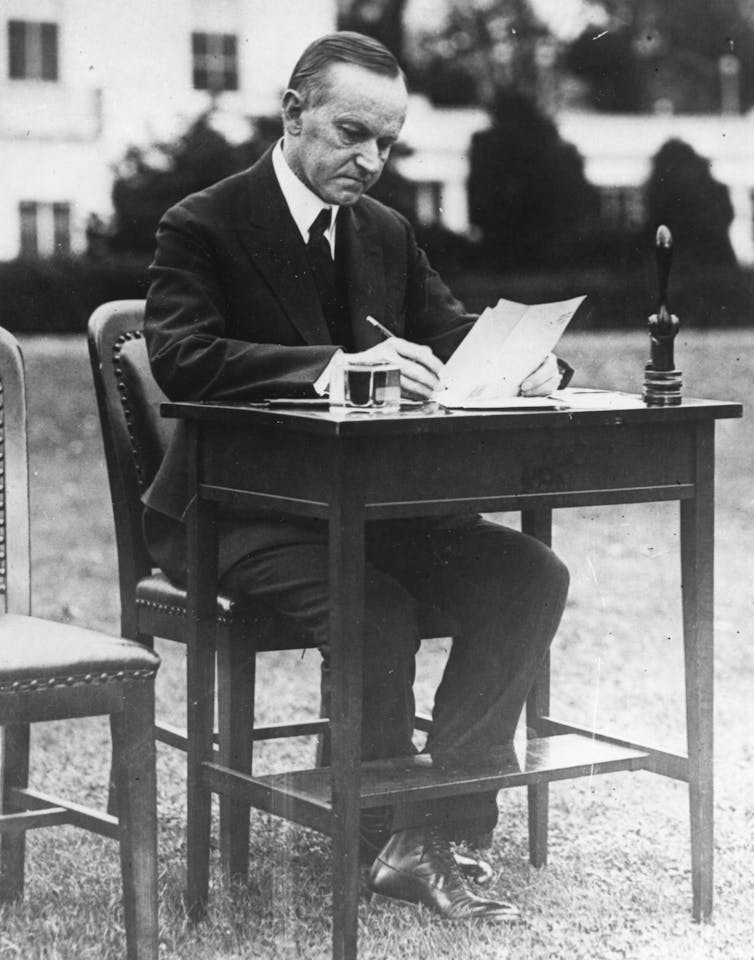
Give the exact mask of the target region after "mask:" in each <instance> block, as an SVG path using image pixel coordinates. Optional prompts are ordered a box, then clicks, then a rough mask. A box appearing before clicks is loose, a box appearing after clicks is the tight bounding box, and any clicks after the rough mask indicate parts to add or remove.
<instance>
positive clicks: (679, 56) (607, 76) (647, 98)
mask: <svg viewBox="0 0 754 960" xmlns="http://www.w3.org/2000/svg"><path fill="white" fill-rule="evenodd" d="M747 3H748V0H746V3H744V0H714V2H710V0H683V13H682V15H680V11H679V10H678V6H679V4H678V3H677V2H674V0H600V3H599V6H600V7H601V8H602V11H603V14H604V18H605V19H604V20H601V21H600V23H599V25H596V24H595V25H593V26H590V27H589V28H587V29H586V30H585V31H584V32H583V33H582V35H581V36H580V37H579V38H578V39H577V40H576V41H575V42H574V43H573V44H572V46H571V48H570V50H569V54H568V58H567V64H568V66H569V68H570V69H571V70H572V71H573V72H574V73H575V74H576V75H577V76H578V77H580V78H581V79H583V80H585V81H586V82H587V84H588V87H589V90H590V101H591V103H592V105H593V106H594V107H596V108H597V109H600V110H618V111H621V110H622V111H647V112H648V111H652V110H653V109H655V108H656V105H657V104H658V103H660V102H663V103H665V104H667V105H669V106H670V107H671V108H672V109H673V110H674V111H676V112H678V113H704V112H716V111H718V110H719V109H720V106H721V92H720V91H721V78H720V70H721V63H720V60H721V58H722V57H724V56H726V55H728V56H729V55H730V54H731V53H733V54H734V55H735V56H736V58H737V60H738V62H739V63H740V68H741V69H740V73H739V78H740V101H741V106H742V107H743V108H744V109H746V108H748V107H749V106H751V105H752V103H753V102H754V79H753V77H752V74H753V73H754V17H752V14H751V10H750V9H749V8H750V6H751V5H750V4H748V6H747V5H746V4H747Z"/></svg>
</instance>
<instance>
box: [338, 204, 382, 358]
mask: <svg viewBox="0 0 754 960" xmlns="http://www.w3.org/2000/svg"><path fill="white" fill-rule="evenodd" d="M341 241H344V243H345V257H346V260H345V263H346V282H347V288H348V311H349V315H350V317H351V328H352V332H353V341H354V345H355V346H356V347H357V349H360V350H364V349H366V348H367V347H371V346H373V345H374V344H375V343H377V342H378V341H379V339H380V335H379V334H378V333H376V331H375V330H374V328H373V327H372V326H370V325H369V324H368V323H367V322H366V318H367V316H372V317H374V318H375V319H376V320H379V321H380V322H381V323H384V321H385V316H384V313H385V299H386V297H385V289H386V288H385V265H384V262H383V255H382V243H381V239H380V234H379V231H378V230H377V229H376V227H375V225H374V223H373V222H371V221H370V219H369V218H368V217H366V216H365V210H364V208H363V207H362V206H361V205H359V204H357V205H356V206H355V207H351V208H347V207H344V208H342V209H341V211H340V213H339V214H338V239H337V242H338V243H340V242H341Z"/></svg>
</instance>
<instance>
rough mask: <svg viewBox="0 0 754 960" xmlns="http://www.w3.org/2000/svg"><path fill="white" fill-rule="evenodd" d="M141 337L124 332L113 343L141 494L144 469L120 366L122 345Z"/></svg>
mask: <svg viewBox="0 0 754 960" xmlns="http://www.w3.org/2000/svg"><path fill="white" fill-rule="evenodd" d="M142 336H143V334H142V333H141V331H140V330H126V332H125V333H122V334H121V335H120V336H119V337H117V338H116V340H115V342H114V343H113V372H114V373H115V377H116V380H117V383H118V393H119V394H120V401H121V404H122V405H123V415H124V417H125V420H126V426H127V427H128V438H129V440H130V441H131V450H132V451H133V455H134V467H135V469H136V479H137V482H138V484H139V488H140V489H141V491H142V492H143V491H144V489H145V488H146V482H145V479H144V467H143V464H142V462H141V457H140V456H139V444H138V442H137V440H136V435H135V433H134V430H133V416H134V415H133V409H132V408H131V402H130V398H129V396H128V390H127V388H126V384H125V381H124V380H123V368H122V367H121V366H120V362H121V351H122V350H123V345H124V344H125V343H127V342H128V341H129V340H140V339H141V338H142Z"/></svg>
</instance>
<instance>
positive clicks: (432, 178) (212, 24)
mask: <svg viewBox="0 0 754 960" xmlns="http://www.w3.org/2000/svg"><path fill="white" fill-rule="evenodd" d="M336 16H337V3H336V0H128V2H123V0H2V2H1V3H0V31H1V32H2V34H3V36H2V37H0V170H1V171H2V177H1V178H0V260H7V259H12V258H14V257H16V256H18V254H19V253H24V254H29V255H40V256H47V255H50V254H53V253H56V252H58V253H67V252H69V251H70V252H74V253H76V252H80V251H82V250H83V249H84V248H85V244H86V223H87V220H88V218H89V216H90V214H92V213H96V214H98V215H99V216H101V217H103V218H107V217H108V216H109V214H110V213H111V209H112V208H111V200H110V191H111V188H112V182H113V165H114V164H115V163H116V162H117V161H118V160H120V159H121V158H122V157H123V154H124V151H125V149H126V148H127V147H128V146H129V145H137V146H142V147H144V146H147V145H149V144H150V143H153V142H155V141H157V140H162V141H169V140H173V139H175V137H176V136H178V135H179V134H180V133H182V132H183V131H184V130H185V128H186V126H187V125H188V123H189V122H190V121H191V120H193V119H195V118H196V117H197V116H198V115H199V114H200V113H201V112H202V111H204V110H206V109H207V107H208V106H209V105H210V102H211V95H212V93H213V92H214V93H218V92H219V91H222V92H221V94H220V96H219V97H218V99H217V103H218V105H219V106H220V107H221V108H222V117H223V118H224V119H225V120H226V121H228V122H229V123H232V122H235V124H236V125H238V124H239V123H240V124H242V125H243V124H244V123H247V121H246V120H244V118H248V117H253V116H271V115H274V114H276V113H277V111H278V109H279V102H280V94H281V92H282V85H283V84H284V82H285V80H286V79H287V77H288V75H289V73H290V71H291V68H292V67H293V64H294V61H295V59H296V57H297V56H298V54H299V53H300V51H301V50H302V49H303V47H304V46H305V45H306V44H307V43H308V42H309V41H310V40H312V39H314V37H316V36H319V35H320V34H322V33H326V32H328V31H330V30H333V29H334V28H335V25H336ZM555 119H556V122H557V124H558V126H559V129H560V132H561V134H562V136H563V138H564V139H565V140H567V141H569V142H571V143H573V144H574V145H575V146H576V147H577V149H578V150H579V152H580V153H581V154H582V156H583V157H584V159H585V167H586V175H587V177H588V178H589V179H590V180H591V181H592V182H593V183H595V184H596V185H597V186H599V187H600V189H601V191H602V196H603V205H604V212H605V214H606V215H607V216H612V217H613V218H614V219H616V220H620V219H622V220H624V221H627V222H629V223H630V222H631V220H632V219H634V220H635V219H638V218H639V217H641V215H642V213H643V208H642V192H641V186H642V184H643V183H644V182H645V181H646V179H647V177H648V175H649V171H650V165H651V159H652V156H653V155H654V154H655V153H656V152H657V150H658V149H659V148H660V146H662V144H663V143H664V142H665V141H666V140H668V139H670V138H671V137H678V138H680V139H682V140H684V141H686V142H687V143H689V144H690V145H691V146H692V147H693V148H694V149H695V150H696V151H697V152H698V153H699V154H701V155H702V156H704V157H707V158H709V159H710V161H711V170H712V174H713V176H715V177H716V179H718V180H720V181H721V182H722V183H725V184H726V185H727V186H728V188H729V190H730V195H731V201H732V203H733V206H734V210H735V220H734V223H733V225H732V227H731V241H732V244H733V248H734V250H735V252H736V254H737V256H738V258H739V260H740V261H741V262H742V263H746V264H751V263H754V232H753V229H752V223H753V216H752V191H753V190H754V115H751V116H749V117H740V116H732V115H726V116H719V117H709V116H680V115H679V116H661V115H658V116H642V117H636V116H627V115H625V116H605V115H603V114H589V113H561V114H559V115H557V116H556V118H555ZM487 125H488V119H487V116H486V114H485V113H484V112H483V111H481V110H479V109H459V110H451V109H447V110H436V109H433V108H432V107H431V106H430V105H429V104H428V103H427V102H426V100H423V99H422V98H420V97H412V98H411V105H410V109H409V115H408V120H407V123H406V126H405V128H404V132H403V140H404V142H405V143H407V144H408V145H409V146H410V147H411V148H412V151H413V152H412V154H411V155H410V156H409V157H406V158H404V159H403V160H401V161H400V163H399V168H400V170H401V172H402V173H403V174H404V175H405V176H407V177H408V178H409V179H411V180H413V181H415V183H416V193H415V196H416V208H417V209H416V213H417V217H418V219H419V221H420V222H424V223H431V222H434V221H435V220H440V221H441V222H442V223H443V224H444V225H445V226H446V227H448V228H449V229H451V230H454V231H456V232H458V233H465V232H467V231H468V227H469V220H468V208H467V201H466V180H467V177H468V154H469V145H470V142H471V137H472V135H473V133H474V132H476V131H477V130H481V129H483V128H484V127H486V126H487ZM249 129H250V128H249V127H248V126H246V128H245V129H244V128H243V127H242V129H241V130H239V131H237V135H238V136H239V138H243V136H244V135H245V134H248V132H249ZM223 132H225V130H224V131H223Z"/></svg>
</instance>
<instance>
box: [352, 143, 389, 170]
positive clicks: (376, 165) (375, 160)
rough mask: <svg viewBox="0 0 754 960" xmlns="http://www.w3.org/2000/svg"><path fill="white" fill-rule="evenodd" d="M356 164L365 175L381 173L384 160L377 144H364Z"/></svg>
mask: <svg viewBox="0 0 754 960" xmlns="http://www.w3.org/2000/svg"><path fill="white" fill-rule="evenodd" d="M356 162H357V163H358V165H359V166H360V167H361V169H362V170H364V172H365V173H379V172H380V170H381V169H382V164H383V163H384V159H383V157H382V155H381V153H380V148H379V147H378V146H377V144H376V143H374V142H371V143H363V144H361V148H360V150H359V152H358V155H357V157H356Z"/></svg>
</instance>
